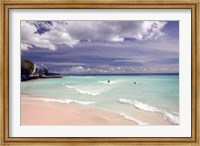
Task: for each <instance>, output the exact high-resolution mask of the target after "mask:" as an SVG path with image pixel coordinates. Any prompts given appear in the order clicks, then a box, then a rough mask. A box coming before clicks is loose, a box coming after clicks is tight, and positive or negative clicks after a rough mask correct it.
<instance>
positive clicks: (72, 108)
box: [20, 94, 174, 126]
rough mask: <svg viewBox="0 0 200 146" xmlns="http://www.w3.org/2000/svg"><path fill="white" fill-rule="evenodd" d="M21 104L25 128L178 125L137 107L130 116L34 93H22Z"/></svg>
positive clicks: (22, 123)
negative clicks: (33, 126) (37, 126)
mask: <svg viewBox="0 0 200 146" xmlns="http://www.w3.org/2000/svg"><path fill="white" fill-rule="evenodd" d="M20 101H21V102H20V104H21V106H20V108H21V117H20V124H21V125H71V126H72V125H93V126H95V125H124V126H125V125H127V126H128V125H129V126H130V125H155V126H156V125H174V124H172V123H170V122H169V121H168V120H166V119H163V117H162V116H161V115H160V114H158V113H155V112H148V111H143V110H139V109H137V108H132V111H131V113H129V115H127V114H124V113H114V112H109V111H104V110H101V109H98V108H95V107H91V106H87V105H80V104H77V103H66V102H65V101H62V100H58V99H50V98H43V97H41V96H35V95H30V94H22V95H21V99H20ZM83 113H84V114H83ZM138 119H140V120H138Z"/></svg>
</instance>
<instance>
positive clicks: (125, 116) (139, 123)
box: [119, 113, 148, 125]
mask: <svg viewBox="0 0 200 146" xmlns="http://www.w3.org/2000/svg"><path fill="white" fill-rule="evenodd" d="M119 115H120V116H122V117H123V118H125V119H127V120H130V121H134V122H135V123H137V124H138V125H148V124H147V123H145V122H142V121H140V120H138V119H136V118H134V117H132V116H129V115H127V114H125V113H120V114H119Z"/></svg>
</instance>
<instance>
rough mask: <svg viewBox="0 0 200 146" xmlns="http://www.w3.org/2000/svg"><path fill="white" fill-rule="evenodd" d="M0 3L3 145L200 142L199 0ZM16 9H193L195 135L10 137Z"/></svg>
mask: <svg viewBox="0 0 200 146" xmlns="http://www.w3.org/2000/svg"><path fill="white" fill-rule="evenodd" d="M0 3H1V37H0V38H1V39H0V42H1V43H0V44H1V49H0V66H1V70H0V103H1V104H0V123H1V134H0V140H1V143H0V144H1V145H6V146H7V145H22V144H26V145H30V144H38V145H50V144H53V145H56V144H58V145H60V144H61V145H106V146H107V145H125V144H131V145H176V146H177V145H194V146H197V145H200V142H199V138H200V135H199V129H200V128H199V123H200V120H199V116H200V107H199V105H200V102H199V101H200V99H199V98H200V96H199V93H200V92H199V91H200V90H199V87H200V86H199V84H200V80H199V73H200V67H199V65H200V62H199V60H200V48H199V41H200V39H199V16H200V15H199V13H200V9H199V4H200V1H199V0H163V1H162V0H159V1H153V0H143V1H138V0H125V1H123V0H96V1H92V0H85V1H81V0H76V1H73V0H58V1H51V0H29V1H26V0H0ZM13 8H17V9H20V8H28V9H30V8H125V9H130V8H137V9H138V8H144V9H149V8H152V9H154V8H158V9H175V8H177V9H191V11H192V22H191V23H192V32H191V33H192V137H189V138H183V137H180V138H167V137H164V138H150V137H148V138H42V137H40V138H36V137H34V138H20V137H9V125H8V124H9V116H8V110H9V108H8V107H9V104H8V101H9V95H8V92H9V83H8V74H9V71H8V65H9V63H8V58H9V54H8V50H9V46H8V42H9V36H8V31H9V30H8V26H9V21H8V15H9V9H13Z"/></svg>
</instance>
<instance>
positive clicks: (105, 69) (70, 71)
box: [62, 64, 179, 74]
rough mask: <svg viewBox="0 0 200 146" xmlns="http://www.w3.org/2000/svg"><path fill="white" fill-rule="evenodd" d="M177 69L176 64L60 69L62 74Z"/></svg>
mask: <svg viewBox="0 0 200 146" xmlns="http://www.w3.org/2000/svg"><path fill="white" fill-rule="evenodd" d="M178 71H179V67H178V65H177V64H176V65H157V66H136V67H133V66H108V65H104V66H98V67H96V68H88V67H84V66H73V67H71V68H70V69H66V70H64V71H62V73H64V74H95V73H96V74H101V73H104V74H106V73H107V74H109V73H119V74H120V73H173V72H174V73H176V72H178Z"/></svg>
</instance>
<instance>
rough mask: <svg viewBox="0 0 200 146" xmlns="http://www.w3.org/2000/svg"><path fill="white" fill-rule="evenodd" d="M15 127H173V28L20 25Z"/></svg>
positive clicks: (107, 23)
mask: <svg viewBox="0 0 200 146" xmlns="http://www.w3.org/2000/svg"><path fill="white" fill-rule="evenodd" d="M20 25H21V26H20V42H21V84H20V90H21V97H20V124H21V125H30V126H34V125H37V126H39V125H41V126H45V125H48V126H50V125H54V126H55V125H63V126H73V125H74V126H85V125H86V126H101V125H102V126H106V125H109V126H112V125H113V126H164V125H168V126H169V125H179V124H180V120H179V114H180V113H179V101H180V98H179V21H170V20H167V21H165V20H151V21H149V20H143V21H141V20H87V21H86V20H76V21H75V20H48V21H46V20H44V21H42V20H38V21H37V20H23V21H21V22H20Z"/></svg>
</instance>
